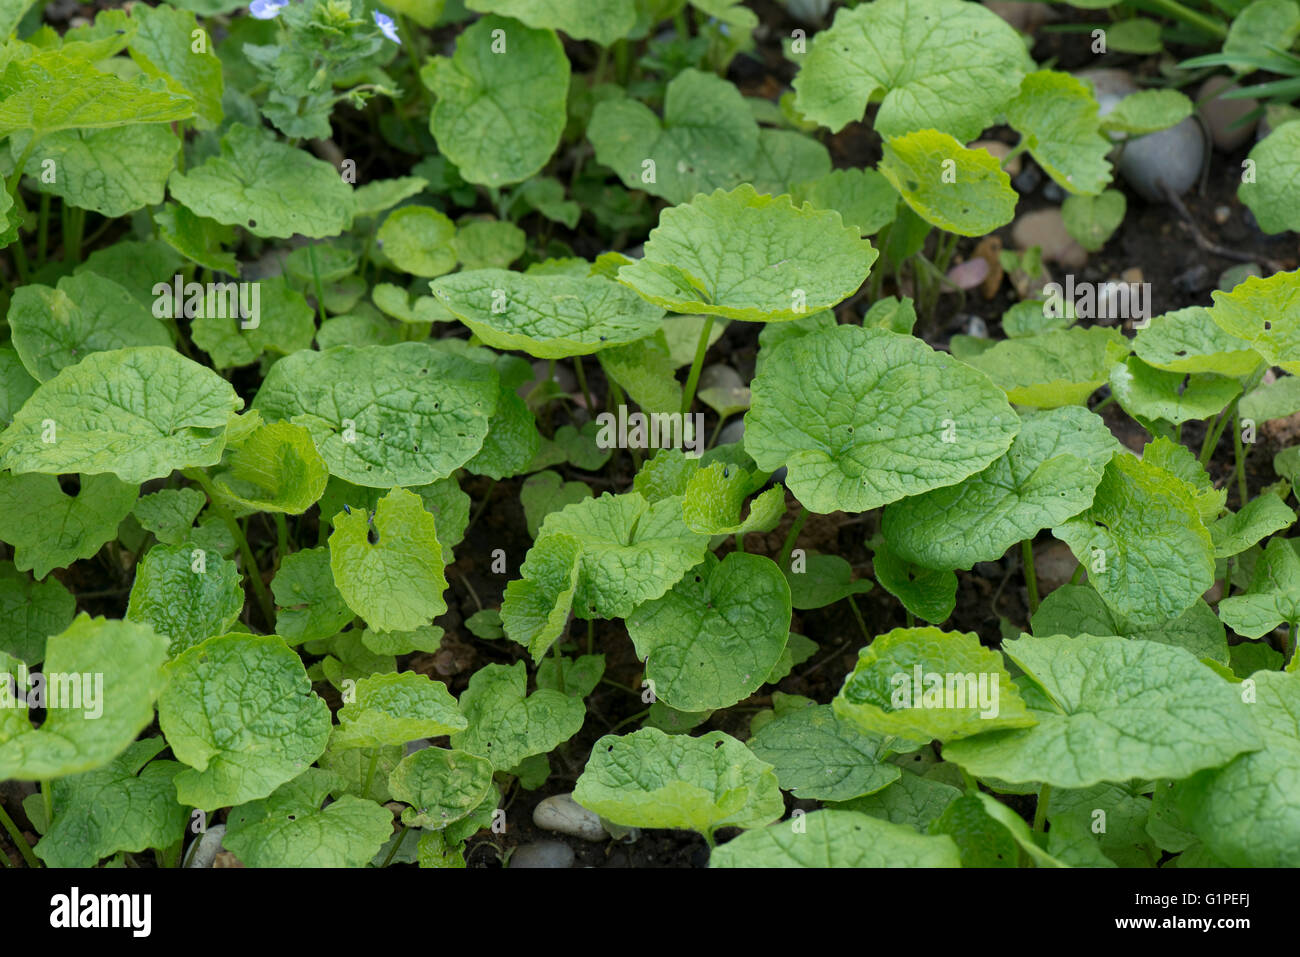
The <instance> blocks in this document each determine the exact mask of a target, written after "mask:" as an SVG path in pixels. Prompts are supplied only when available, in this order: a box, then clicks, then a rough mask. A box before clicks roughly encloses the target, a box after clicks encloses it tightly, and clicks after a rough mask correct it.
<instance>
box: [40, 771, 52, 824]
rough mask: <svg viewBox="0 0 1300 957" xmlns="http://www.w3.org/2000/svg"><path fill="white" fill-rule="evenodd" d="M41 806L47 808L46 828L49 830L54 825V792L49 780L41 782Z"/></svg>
mask: <svg viewBox="0 0 1300 957" xmlns="http://www.w3.org/2000/svg"><path fill="white" fill-rule="evenodd" d="M41 804H42V805H43V806H44V807H45V826H46V827H47V828H48V827H49V826H50V825H51V824H53V823H54V791H53V788H51V787H50V781H49V778H46V779H44V780H43V781H41Z"/></svg>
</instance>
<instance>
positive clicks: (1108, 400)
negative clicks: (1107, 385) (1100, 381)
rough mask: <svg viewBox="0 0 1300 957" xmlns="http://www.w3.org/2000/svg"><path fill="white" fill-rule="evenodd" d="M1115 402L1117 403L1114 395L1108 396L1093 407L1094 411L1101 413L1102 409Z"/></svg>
mask: <svg viewBox="0 0 1300 957" xmlns="http://www.w3.org/2000/svg"><path fill="white" fill-rule="evenodd" d="M1114 401H1115V397H1114V396H1113V395H1108V396H1106V398H1104V399H1102V400H1101V401H1100V402H1098V403H1097V404H1096V405H1094V406H1093V407H1092V411H1094V412H1100V411H1101V410H1102V409H1104V408H1106V406H1108V405H1110V404H1111V403H1112V402H1114Z"/></svg>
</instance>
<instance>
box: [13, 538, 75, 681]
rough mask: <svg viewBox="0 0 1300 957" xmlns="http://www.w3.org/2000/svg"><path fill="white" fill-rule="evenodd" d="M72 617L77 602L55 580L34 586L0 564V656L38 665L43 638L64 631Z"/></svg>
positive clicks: (42, 654) (42, 650)
mask: <svg viewBox="0 0 1300 957" xmlns="http://www.w3.org/2000/svg"><path fill="white" fill-rule="evenodd" d="M75 614H76V599H74V598H73V597H72V593H71V592H70V591H68V590H67V589H66V588H64V587H63V584H62V582H60V581H59V580H58V579H57V578H49V579H47V580H45V581H43V582H34V581H32V580H31V579H30V578H28V577H27V576H26V575H24V574H22V573H21V572H20V571H18V569H17V568H15V567H14V566H13V564H11V563H10V562H0V654H6V655H11V656H12V657H14V658H17V659H18V660H19V661H21V662H24V663H25V664H27V665H37V664H40V662H41V661H42V660H44V658H45V639H46V636H47V635H57V634H59V633H60V632H61V631H64V630H65V629H66V628H67V627H68V626H69V625H70V624H72V619H73V617H74V615H75Z"/></svg>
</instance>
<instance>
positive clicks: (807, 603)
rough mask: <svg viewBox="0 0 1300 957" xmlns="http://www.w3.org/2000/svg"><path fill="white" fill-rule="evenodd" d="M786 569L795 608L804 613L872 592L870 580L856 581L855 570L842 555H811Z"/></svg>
mask: <svg viewBox="0 0 1300 957" xmlns="http://www.w3.org/2000/svg"><path fill="white" fill-rule="evenodd" d="M790 564H791V567H790V568H787V569H785V578H786V581H787V582H788V583H789V585H790V599H791V604H792V605H793V606H794V607H795V608H798V609H799V610H800V611H806V610H808V609H811V608H825V607H826V606H827V605H833V604H835V602H837V601H840V600H841V599H844V598H849V597H851V596H853V595H864V594H866V593H867V592H869V591H871V589H872V584H871V582H870V581H869V580H868V579H865V578H859V579H855V578H854V577H853V566H852V565H850V564H849V563H848V562H847V561H845V560H844V559H843V558H841V557H840V556H839V555H821V554H818V553H817V552H808V553H806V554H805V555H804V556H803V557H802V558H801V559H797V560H795V561H792V562H791V563H790Z"/></svg>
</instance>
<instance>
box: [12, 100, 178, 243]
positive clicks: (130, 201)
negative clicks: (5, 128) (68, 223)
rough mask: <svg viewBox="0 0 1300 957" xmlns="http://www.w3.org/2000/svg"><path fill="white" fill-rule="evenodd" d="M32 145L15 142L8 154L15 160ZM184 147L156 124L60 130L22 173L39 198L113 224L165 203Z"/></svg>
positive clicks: (44, 142)
mask: <svg viewBox="0 0 1300 957" xmlns="http://www.w3.org/2000/svg"><path fill="white" fill-rule="evenodd" d="M29 143H30V137H27V136H23V137H22V138H21V139H20V138H19V137H13V138H11V139H10V147H9V148H10V151H11V152H12V153H13V154H14V157H15V158H17V157H19V156H21V155H22V152H23V150H25V148H26V147H27V145H28V144H29ZM180 147H181V141H180V140H179V139H178V138H177V136H176V134H174V133H173V132H172V131H171V130H170V129H169V128H168V127H167V126H165V125H162V124H158V123H154V124H145V123H140V124H136V125H132V126H116V127H112V128H110V129H100V130H86V129H78V130H61V131H59V132H57V133H51V134H50V135H49V136H46V137H45V138H44V139H42V140H40V141H39V142H38V143H37V145H36V148H35V149H33V150H32V152H31V154H30V158H29V159H28V160H27V165H26V166H25V167H24V169H25V171H26V172H27V175H28V176H30V177H32V179H31V180H29V182H30V183H31V184H32V186H33V187H34V188H35V189H37V190H39V191H40V192H42V193H50V194H52V195H54V196H60V197H62V198H63V200H64V202H66V203H68V204H69V205H71V206H78V207H80V208H82V209H89V210H93V211H95V212H97V213H100V214H101V215H103V216H106V217H108V218H110V219H111V218H113V217H116V216H122V215H125V214H126V213H129V212H132V211H134V210H137V209H140V208H141V207H142V206H152V205H156V204H157V203H161V202H162V201H163V190H164V188H165V187H166V185H167V177H168V176H169V175H170V174H171V171H172V169H173V168H174V167H175V166H176V154H177V153H178V152H179V151H180ZM51 163H52V164H54V165H53V166H50V165H49V164H51ZM51 170H52V171H53V175H54V178H53V180H52V181H50V182H47V181H46V180H47V177H46V176H45V175H44V174H45V173H46V172H47V171H51Z"/></svg>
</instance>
